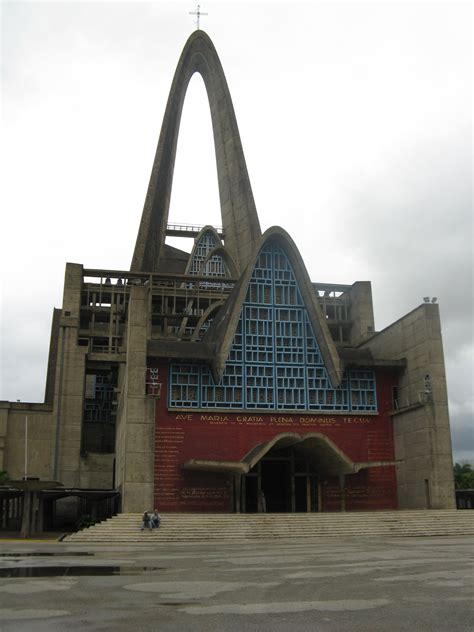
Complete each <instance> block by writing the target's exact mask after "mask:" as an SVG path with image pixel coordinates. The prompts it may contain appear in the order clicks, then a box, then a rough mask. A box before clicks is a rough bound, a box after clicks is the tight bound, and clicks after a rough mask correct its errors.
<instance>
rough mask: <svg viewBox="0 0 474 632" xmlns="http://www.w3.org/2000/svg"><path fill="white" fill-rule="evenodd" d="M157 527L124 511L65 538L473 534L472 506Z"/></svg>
mask: <svg viewBox="0 0 474 632" xmlns="http://www.w3.org/2000/svg"><path fill="white" fill-rule="evenodd" d="M161 518H162V522H161V527H160V528H159V529H153V530H152V531H150V530H149V529H145V531H143V532H142V531H141V530H140V524H141V514H132V513H123V514H119V515H117V516H114V517H113V518H109V519H108V520H105V521H104V522H101V523H99V524H96V525H95V526H93V527H89V528H88V529H83V530H82V531H78V532H77V533H73V534H71V535H68V536H67V537H66V538H64V541H65V542H78V543H79V542H84V543H94V542H95V543H109V544H113V543H116V542H127V543H130V544H133V543H140V544H141V543H144V542H147V543H154V542H156V543H159V542H176V543H189V544H192V543H199V542H213V541H228V542H232V541H235V542H237V541H251V540H274V539H277V538H278V539H284V538H287V539H292V540H294V539H302V538H328V537H331V538H335V537H339V538H348V537H350V538H361V537H364V538H373V537H417V536H448V535H449V536H460V535H474V511H468V510H463V511H458V510H455V509H454V510H424V511H418V510H411V511H377V512H360V513H307V514H306V513H294V514H287V513H275V514H189V513H188V514H178V513H170V514H161Z"/></svg>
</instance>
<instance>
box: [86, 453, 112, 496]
mask: <svg viewBox="0 0 474 632" xmlns="http://www.w3.org/2000/svg"><path fill="white" fill-rule="evenodd" d="M114 460H115V454H97V453H95V452H88V453H87V455H85V456H82V457H81V464H80V472H79V485H80V487H85V488H93V489H113V486H114Z"/></svg>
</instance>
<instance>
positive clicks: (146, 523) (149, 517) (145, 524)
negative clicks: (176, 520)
mask: <svg viewBox="0 0 474 632" xmlns="http://www.w3.org/2000/svg"><path fill="white" fill-rule="evenodd" d="M160 523H161V516H160V514H159V513H158V509H155V511H154V512H153V513H152V514H149V513H148V511H145V512H144V513H143V516H142V525H141V527H140V528H141V530H142V531H143V529H145V528H148V529H150V531H151V530H152V529H158V527H159V526H160Z"/></svg>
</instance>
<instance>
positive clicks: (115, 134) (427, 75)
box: [0, 0, 474, 462]
mask: <svg viewBox="0 0 474 632" xmlns="http://www.w3.org/2000/svg"><path fill="white" fill-rule="evenodd" d="M470 4H471V3H470V2H468V3H455V2H447V3H439V2H438V3H430V2H420V3H414V2H396V3H393V2H392V3H388V2H383V1H380V0H379V1H378V2H376V3H360V2H345V3H339V2H330V3H320V2H301V3H300V2H286V3H279V2H249V3H245V2H225V1H223V0H220V1H219V2H217V3H214V2H210V3H208V4H205V3H204V2H203V3H202V4H201V10H202V11H205V12H208V13H209V15H208V16H203V17H202V18H201V28H203V29H204V30H206V32H207V33H208V34H209V35H210V37H211V38H212V40H213V42H214V44H215V46H216V48H217V51H218V54H219V56H220V59H221V62H222V64H223V67H224V72H225V74H226V77H227V81H228V84H229V88H230V91H231V95H232V98H233V102H234V107H235V110H236V115H237V120H238V124H239V129H240V133H241V137H242V143H243V147H244V152H245V156H246V159H247V167H248V170H249V175H250V180H251V183H252V188H253V192H254V197H255V201H256V205H257V211H258V213H259V217H260V222H261V225H262V229H266V228H268V227H269V226H272V225H275V224H276V225H281V226H283V228H285V229H286V230H287V231H288V232H289V233H290V235H291V236H292V237H293V239H294V241H295V242H296V244H297V246H298V248H299V249H300V252H301V254H302V256H303V259H304V261H305V263H306V266H307V269H308V271H309V274H310V276H311V278H312V279H313V280H314V281H320V282H336V283H353V282H354V281H356V280H371V281H372V290H373V297H374V310H375V320H376V323H375V324H376V328H377V329H382V328H383V327H385V326H387V325H388V324H390V323H391V322H393V321H394V320H396V319H398V318H399V317H401V316H402V315H404V314H405V313H407V312H408V311H411V310H412V309H414V308H415V307H416V306H417V305H419V304H420V303H421V302H422V299H423V297H424V296H430V297H433V296H436V297H438V301H439V304H440V310H441V318H442V327H443V337H444V348H445V358H446V372H447V379H448V390H449V399H450V413H451V426H452V431H453V445H454V452H455V457H456V459H470V460H471V461H473V462H474V431H473V411H474V395H473V369H472V367H473V365H472V358H473V357H474V343H473V311H472V310H473V279H472V264H473V261H472V255H473V223H472V222H473V219H472V217H473V215H472V131H471V126H472V120H471V117H472V114H471V110H472V93H471V90H472V83H471V74H472V54H471V38H472V32H471V29H472V26H471V25H472V15H471V7H470ZM195 6H196V5H194V4H193V3H192V2H185V3H183V2H178V1H174V2H172V3H166V2H153V3H141V2H104V3H99V2H51V3H41V2H31V3H23V2H18V1H16V0H15V1H14V2H3V3H2V16H1V40H2V84H1V97H2V140H1V145H2V149H3V151H2V153H3V156H2V160H3V165H2V169H1V175H2V180H3V182H2V199H1V205H2V230H1V235H2V241H1V255H0V256H1V275H2V282H1V292H2V296H1V328H2V332H1V342H2V348H1V356H2V367H1V369H2V373H1V375H0V377H1V392H0V399H6V400H13V401H15V400H17V399H20V400H22V401H42V400H43V394H44V385H45V377H46V363H47V353H48V344H49V333H50V326H51V314H52V309H53V307H59V306H61V300H62V286H63V277H64V266H65V263H66V261H71V262H77V263H82V264H84V265H85V266H87V267H97V268H100V267H104V268H115V269H127V268H129V266H130V261H131V257H132V252H133V248H134V245H135V238H136V233H137V230H138V226H139V221H140V217H141V211H142V208H143V202H144V199H145V194H146V189H147V185H148V179H149V175H150V171H151V166H152V162H153V158H154V153H155V150H156V144H157V141H158V136H159V131H160V127H161V120H162V116H163V112H164V108H165V105H166V99H167V96H168V92H169V88H170V85H171V80H172V77H173V73H174V70H175V68H176V64H177V61H178V58H179V55H180V53H181V50H182V48H183V45H184V43H185V41H186V39H187V37H188V36H189V35H190V33H191V32H192V30H193V29H194V28H195V25H194V18H193V16H191V15H188V12H189V11H192V10H194V9H195ZM206 99H207V97H206V93H205V90H204V86H203V83H202V80H201V78H200V77H199V76H198V75H195V76H194V77H193V79H192V80H191V83H190V87H189V90H188V94H187V98H186V102H185V106H184V112H183V119H182V124H181V132H180V137H179V144H178V155H177V162H176V170H175V178H174V184H173V194H172V200H171V209H170V221H176V222H193V223H200V224H204V223H212V224H215V225H219V224H220V223H221V220H220V210H219V199H218V189H217V175H216V169H215V158H214V149H213V141H212V132H211V121H210V114H209V108H208V105H207V101H206ZM175 245H178V247H182V246H186V245H189V244H186V242H185V243H184V244H183V243H181V242H179V243H178V244H176V242H175ZM187 249H189V248H187Z"/></svg>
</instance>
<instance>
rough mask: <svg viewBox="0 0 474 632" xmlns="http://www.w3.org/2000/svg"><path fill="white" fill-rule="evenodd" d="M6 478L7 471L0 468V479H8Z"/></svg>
mask: <svg viewBox="0 0 474 632" xmlns="http://www.w3.org/2000/svg"><path fill="white" fill-rule="evenodd" d="M8 479H9V476H8V472H6V471H5V470H0V481H8Z"/></svg>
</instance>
